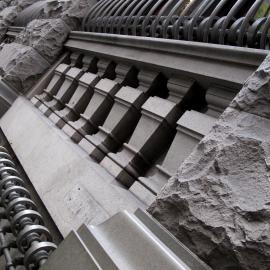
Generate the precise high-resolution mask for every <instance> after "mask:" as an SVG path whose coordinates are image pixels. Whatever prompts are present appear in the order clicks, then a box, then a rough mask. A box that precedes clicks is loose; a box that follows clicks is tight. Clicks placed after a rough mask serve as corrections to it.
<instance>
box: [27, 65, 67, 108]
mask: <svg viewBox="0 0 270 270" xmlns="http://www.w3.org/2000/svg"><path fill="white" fill-rule="evenodd" d="M69 69H70V66H69V65H66V64H60V65H59V66H58V67H57V68H56V69H55V71H54V75H53V77H52V79H51V81H50V83H49V85H48V86H47V88H46V89H44V91H43V93H41V94H40V95H36V96H34V97H33V98H32V99H31V102H32V103H33V104H34V105H35V106H36V107H39V106H40V105H41V104H42V103H44V102H46V101H50V100H51V99H52V98H53V96H54V95H56V94H57V91H58V90H59V88H60V87H61V85H62V84H63V82H64V80H65V74H66V73H67V72H68V71H69Z"/></svg>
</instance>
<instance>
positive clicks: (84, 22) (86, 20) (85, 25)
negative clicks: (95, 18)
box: [82, 1, 103, 31]
mask: <svg viewBox="0 0 270 270" xmlns="http://www.w3.org/2000/svg"><path fill="white" fill-rule="evenodd" d="M101 5H103V1H99V2H97V3H96V4H95V5H94V6H93V7H92V8H91V9H90V10H89V12H88V13H87V15H86V16H85V17H84V18H83V21H82V29H83V30H85V31H88V24H89V20H90V19H92V18H91V16H92V14H93V13H94V12H95V11H96V10H97V9H98V7H99V6H101Z"/></svg>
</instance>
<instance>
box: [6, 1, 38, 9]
mask: <svg viewBox="0 0 270 270" xmlns="http://www.w3.org/2000/svg"><path fill="white" fill-rule="evenodd" d="M36 1H37V0H14V1H11V3H10V5H11V6H16V7H17V8H18V10H23V9H25V8H27V7H28V6H30V5H32V4H34V3H35V2H36Z"/></svg>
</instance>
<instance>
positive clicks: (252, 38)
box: [247, 17, 267, 48]
mask: <svg viewBox="0 0 270 270" xmlns="http://www.w3.org/2000/svg"><path fill="white" fill-rule="evenodd" d="M266 20H267V18H266V17H264V18H260V19H258V20H256V21H255V22H254V23H253V24H252V25H251V26H250V27H249V29H248V31H247V45H248V47H254V48H257V47H258V44H256V42H257V41H258V39H257V37H258V33H259V30H260V29H261V27H262V25H264V23H265V22H266Z"/></svg>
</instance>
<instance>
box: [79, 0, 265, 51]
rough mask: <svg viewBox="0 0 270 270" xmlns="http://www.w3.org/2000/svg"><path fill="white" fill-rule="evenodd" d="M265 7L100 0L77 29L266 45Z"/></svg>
mask: <svg viewBox="0 0 270 270" xmlns="http://www.w3.org/2000/svg"><path fill="white" fill-rule="evenodd" d="M262 5H264V6H265V7H266V9H265V11H263V13H262V14H263V15H264V16H262V17H261V18H256V14H257V12H258V10H259V9H260V8H261V7H262ZM269 11H270V1H268V0H267V1H266V0H204V1H201V0H200V1H199V0H193V1H190V0H128V1H123V0H101V1H98V2H97V4H96V5H94V6H93V7H92V8H91V10H90V11H89V12H88V14H87V16H86V17H85V18H84V20H83V24H82V29H83V30H84V31H90V32H99V33H111V34H123V35H135V36H146V37H156V38H169V39H178V40H190V41H199V42H208V43H217V44H225V45H232V46H241V47H252V48H260V49H268V48H269V27H270V19H269Z"/></svg>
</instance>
